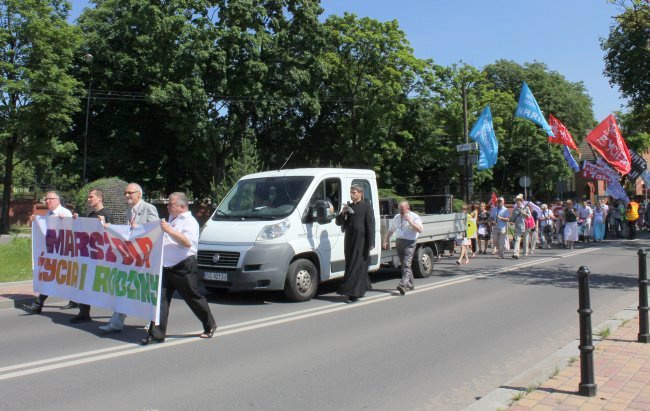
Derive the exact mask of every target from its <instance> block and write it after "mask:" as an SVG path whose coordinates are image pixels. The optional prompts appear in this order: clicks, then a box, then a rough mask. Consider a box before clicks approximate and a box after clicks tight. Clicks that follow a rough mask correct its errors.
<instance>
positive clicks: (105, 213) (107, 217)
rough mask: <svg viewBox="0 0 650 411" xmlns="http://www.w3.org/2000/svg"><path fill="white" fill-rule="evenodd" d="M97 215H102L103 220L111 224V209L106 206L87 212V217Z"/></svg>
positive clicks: (95, 216)
mask: <svg viewBox="0 0 650 411" xmlns="http://www.w3.org/2000/svg"><path fill="white" fill-rule="evenodd" d="M99 216H102V217H104V222H105V223H106V224H113V213H111V210H109V209H108V208H105V207H104V208H102V209H101V210H99V211H95V210H93V211H91V212H90V213H89V214H88V218H97V217H99Z"/></svg>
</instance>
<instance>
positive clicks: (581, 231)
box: [578, 218, 588, 243]
mask: <svg viewBox="0 0 650 411" xmlns="http://www.w3.org/2000/svg"><path fill="white" fill-rule="evenodd" d="M586 227H587V226H586V224H585V220H583V219H582V218H581V219H579V220H578V241H581V242H583V243H584V242H585V241H588V239H587V233H586V230H585V228H586Z"/></svg>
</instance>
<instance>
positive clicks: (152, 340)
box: [140, 335, 165, 345]
mask: <svg viewBox="0 0 650 411" xmlns="http://www.w3.org/2000/svg"><path fill="white" fill-rule="evenodd" d="M164 342H165V339H164V338H153V336H151V335H147V338H143V339H141V340H140V344H141V345H149V344H160V343H164Z"/></svg>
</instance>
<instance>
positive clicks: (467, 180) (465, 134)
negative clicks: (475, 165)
mask: <svg viewBox="0 0 650 411" xmlns="http://www.w3.org/2000/svg"><path fill="white" fill-rule="evenodd" d="M462 87H463V88H462V95H463V137H465V144H468V143H469V134H468V132H467V88H466V86H465V81H463V86H462ZM471 168H472V166H471V165H470V164H469V151H466V152H465V202H466V203H469V201H470V195H471V193H470V189H469V184H470V178H471V177H470V175H469V173H470V169H471Z"/></svg>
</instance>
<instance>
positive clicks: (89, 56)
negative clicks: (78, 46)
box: [82, 53, 94, 184]
mask: <svg viewBox="0 0 650 411" xmlns="http://www.w3.org/2000/svg"><path fill="white" fill-rule="evenodd" d="M93 59H94V57H93V55H92V54H90V53H88V54H86V55H84V61H85V62H86V64H88V66H89V68H88V73H89V74H88V95H87V96H86V128H85V129H84V165H83V173H82V180H83V183H84V184H85V183H87V182H88V180H87V179H86V165H87V162H88V118H89V117H90V94H91V89H90V86H91V85H92V74H91V70H90V65H91V64H92V62H93Z"/></svg>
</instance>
